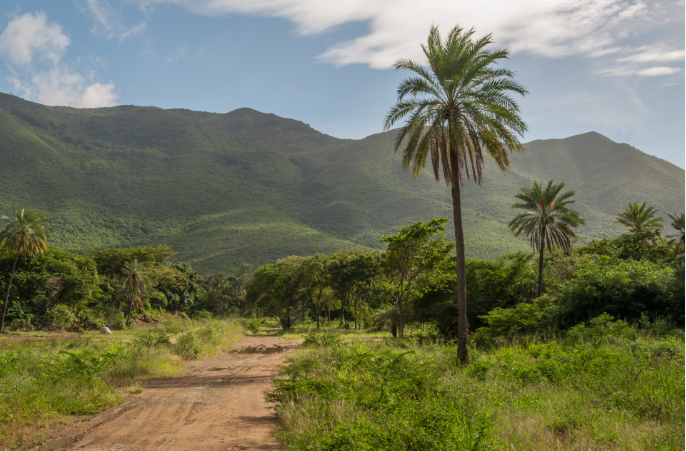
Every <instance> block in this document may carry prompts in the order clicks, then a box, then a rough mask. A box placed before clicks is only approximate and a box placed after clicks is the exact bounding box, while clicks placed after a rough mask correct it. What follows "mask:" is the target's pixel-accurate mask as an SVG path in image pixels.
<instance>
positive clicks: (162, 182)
mask: <svg viewBox="0 0 686 451" xmlns="http://www.w3.org/2000/svg"><path fill="white" fill-rule="evenodd" d="M393 134H394V132H390V133H388V134H385V133H378V134H374V135H370V136H368V137H366V138H363V139H359V140H353V139H339V138H335V137H332V136H329V135H326V134H324V133H321V132H319V131H317V130H315V129H314V128H312V127H310V126H309V125H308V124H305V123H304V122H301V121H298V120H295V119H285V118H280V117H279V116H276V115H273V114H267V113H260V112H258V111H255V110H252V109H249V108H241V109H238V110H234V111H231V112H228V113H224V114H220V113H209V112H197V111H191V110H184V109H171V110H165V109H161V108H156V107H134V106H117V107H110V108H99V109H88V110H85V109H76V108H70V107H47V106H43V105H39V104H35V103H31V102H28V101H25V100H23V99H20V98H18V97H14V96H10V95H6V94H0V193H2V195H0V211H1V212H2V214H9V213H11V212H12V210H13V209H14V208H16V205H17V204H19V203H21V204H22V205H24V206H26V207H28V208H38V209H41V210H44V211H46V213H48V215H49V216H50V217H51V218H52V220H53V221H52V222H53V243H54V244H55V245H57V246H61V247H64V248H67V249H70V250H75V251H85V250H89V249H95V248H102V247H109V246H127V245H156V244H170V245H172V246H173V247H174V248H175V250H177V251H179V255H178V258H179V259H181V260H186V261H189V262H190V263H192V264H193V265H194V267H197V268H198V269H199V270H200V271H201V272H211V271H216V270H224V271H227V270H232V269H235V268H236V267H237V266H238V265H239V264H240V263H241V262H243V261H245V262H249V263H252V264H255V265H258V264H264V263H266V262H269V261H273V260H274V259H276V258H281V257H284V256H287V255H291V254H299V255H307V254H312V253H314V252H323V253H332V252H337V251H341V250H370V249H374V248H379V246H380V244H379V241H378V239H379V237H380V236H382V235H383V234H387V233H394V232H395V231H397V229H398V228H399V227H401V226H402V225H405V224H408V223H410V222H414V221H416V220H428V219H430V218H431V217H439V216H442V217H447V218H452V211H451V204H450V193H449V190H448V189H446V187H445V184H444V183H443V182H440V183H436V182H435V181H434V180H433V174H430V173H428V172H426V173H424V174H422V175H421V177H419V179H417V180H413V179H412V177H411V175H410V174H409V173H407V172H405V171H404V170H403V169H402V167H401V166H400V162H399V156H398V155H396V154H394V152H393V150H392V148H393V145H392V143H393V139H392V138H393ZM525 148H526V150H525V151H524V152H523V153H521V154H515V155H513V156H512V162H513V164H512V167H511V169H510V170H508V171H507V172H506V173H503V174H501V173H499V171H498V170H497V168H495V166H494V165H493V164H492V163H490V162H487V164H486V168H485V172H484V184H483V185H482V186H481V187H477V186H474V185H473V184H470V183H468V184H466V185H465V187H464V189H463V193H464V201H463V204H464V208H465V210H464V224H465V230H466V236H467V252H468V255H471V256H479V257H484V258H496V257H497V256H498V255H501V254H502V253H505V252H512V251H516V250H526V249H528V242H527V241H526V240H523V239H519V238H514V237H513V236H512V234H511V233H510V232H509V231H508V229H507V226H506V224H507V222H508V221H509V219H511V217H512V216H513V214H514V213H513V211H512V210H511V209H510V205H511V204H512V202H513V200H514V198H513V196H514V194H515V193H516V192H517V191H518V190H519V188H520V187H522V186H527V185H529V184H530V183H531V180H534V179H535V180H538V181H539V182H547V181H548V180H549V179H551V178H552V179H555V180H556V181H558V182H560V181H564V182H565V183H566V184H567V189H572V190H575V191H577V196H576V198H577V201H578V203H577V207H578V209H579V211H580V212H581V213H582V215H583V216H584V217H585V218H586V219H587V222H588V223H589V225H588V226H587V227H585V228H582V229H580V236H581V241H582V242H587V241H588V240H590V239H592V238H595V237H598V236H601V235H602V234H606V235H608V236H614V235H617V234H619V233H621V230H622V228H621V226H619V225H618V224H615V223H613V222H612V219H613V217H614V215H615V214H616V213H617V212H619V211H621V210H622V209H623V208H624V206H626V203H628V202H644V201H647V202H648V203H649V204H651V205H654V206H655V207H656V208H659V209H660V210H661V213H664V212H665V210H666V211H667V212H670V213H672V212H676V211H677V210H678V211H679V212H681V211H683V205H684V171H683V170H682V169H680V168H678V167H677V166H675V165H673V164H671V163H669V162H666V161H664V160H661V159H659V158H657V157H654V156H650V155H647V154H644V153H643V152H641V151H640V150H638V149H635V148H633V147H632V146H630V145H628V144H618V143H614V142H613V141H612V140H610V139H609V138H606V137H604V136H602V135H600V134H598V133H596V132H588V133H584V134H579V135H575V136H572V137H568V138H564V139H547V140H535V141H531V142H529V143H526V144H525ZM448 235H449V237H450V235H452V233H451V226H450V225H448Z"/></svg>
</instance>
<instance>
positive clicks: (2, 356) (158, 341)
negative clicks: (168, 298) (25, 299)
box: [0, 312, 243, 449]
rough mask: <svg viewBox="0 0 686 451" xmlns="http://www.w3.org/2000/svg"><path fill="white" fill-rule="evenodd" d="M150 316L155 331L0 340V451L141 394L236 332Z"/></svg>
mask: <svg viewBox="0 0 686 451" xmlns="http://www.w3.org/2000/svg"><path fill="white" fill-rule="evenodd" d="M153 314H154V312H153ZM156 317H157V321H159V322H158V324H157V325H156V327H151V328H147V329H132V328H130V329H126V330H122V331H117V332H116V334H113V335H100V334H99V333H97V332H86V333H82V334H58V335H56V336H55V335H54V334H50V333H45V332H22V333H14V334H12V335H10V336H5V337H4V338H3V339H2V340H1V341H0V449H16V448H19V449H25V448H27V447H30V446H32V445H35V444H36V443H41V441H42V439H43V433H45V432H46V429H47V428H54V427H56V426H60V425H64V424H68V423H69V422H71V421H73V418H74V416H82V415H88V414H93V413H97V412H99V411H101V410H103V409H105V408H107V407H111V406H114V405H116V404H118V403H120V402H121V401H123V400H124V399H125V398H126V396H127V394H135V393H139V392H141V391H142V390H143V389H144V387H145V381H146V380H147V379H151V378H168V377H171V376H173V375H174V374H176V373H178V372H179V371H181V370H182V368H183V367H182V362H183V361H184V360H190V359H196V358H200V357H202V356H208V355H214V354H216V353H217V352H219V351H221V350H223V349H226V348H228V347H230V346H231V345H232V344H234V343H235V342H236V341H238V340H239V339H240V338H241V337H242V335H243V333H242V331H243V329H242V327H241V326H240V324H238V323H237V322H236V321H215V320H211V321H205V320H203V321H197V322H196V321H188V320H187V321H182V320H180V319H178V317H173V316H171V315H168V314H157V315H156Z"/></svg>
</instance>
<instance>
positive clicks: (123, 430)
mask: <svg viewBox="0 0 686 451" xmlns="http://www.w3.org/2000/svg"><path fill="white" fill-rule="evenodd" d="M298 344H299V341H298V340H286V339H283V338H278V337H264V336H262V337H260V336H251V337H245V338H243V339H242V340H241V341H240V342H239V343H238V344H236V345H235V346H234V347H233V348H232V349H233V350H234V351H237V352H234V353H228V354H223V355H220V356H217V357H215V358H211V359H204V360H199V361H194V362H190V363H188V365H187V366H186V371H185V372H184V373H183V374H182V375H181V376H177V377H174V378H171V379H165V380H151V381H148V382H147V384H146V386H145V389H144V390H143V392H142V393H141V394H139V395H133V396H132V399H131V400H129V401H127V402H126V403H125V404H124V405H122V406H119V407H117V408H114V409H110V410H108V411H105V412H103V413H101V414H100V415H97V416H96V417H94V418H92V419H90V420H89V421H86V422H84V423H81V424H79V425H76V426H72V427H70V428H67V429H66V430H64V431H62V432H61V433H60V434H59V438H58V439H57V440H53V441H51V442H50V443H47V444H46V445H43V447H42V448H39V449H43V450H48V449H49V450H59V449H73V450H82V451H152V450H165V451H166V450H172V451H173V450H179V451H180V450H184V451H185V450H202V451H204V450H278V449H280V448H281V446H280V443H279V442H278V441H277V440H276V439H274V438H273V437H272V436H271V434H272V433H273V431H274V429H275V427H276V414H275V413H274V411H273V410H271V409H269V404H268V403H267V402H266V401H265V399H264V395H265V392H267V391H268V390H270V388H271V386H272V380H273V379H274V376H275V375H276V372H277V371H278V368H279V366H280V365H282V364H283V360H284V357H285V356H286V354H287V353H288V352H290V351H291V350H292V349H293V348H295V347H297V345H298ZM256 348H257V349H258V352H255V353H242V352H240V351H243V352H246V351H247V352H250V350H251V349H252V350H254V349H256Z"/></svg>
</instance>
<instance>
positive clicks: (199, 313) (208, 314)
mask: <svg viewBox="0 0 686 451" xmlns="http://www.w3.org/2000/svg"><path fill="white" fill-rule="evenodd" d="M199 318H202V319H206V320H210V319H212V313H211V312H208V311H207V310H198V311H197V312H195V315H193V319H199Z"/></svg>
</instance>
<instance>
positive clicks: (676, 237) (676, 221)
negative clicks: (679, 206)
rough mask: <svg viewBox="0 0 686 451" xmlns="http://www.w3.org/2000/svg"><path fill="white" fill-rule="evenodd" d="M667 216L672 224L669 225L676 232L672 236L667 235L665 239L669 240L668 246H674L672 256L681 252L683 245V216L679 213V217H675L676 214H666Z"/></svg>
mask: <svg viewBox="0 0 686 451" xmlns="http://www.w3.org/2000/svg"><path fill="white" fill-rule="evenodd" d="M667 216H669V217H670V218H671V219H672V223H671V224H670V225H671V226H672V228H673V229H674V230H676V233H675V234H672V235H667V238H669V239H670V240H669V244H675V245H676V247H675V248H674V256H675V257H676V255H677V254H678V253H679V252H680V251H681V248H682V247H683V245H684V214H683V213H681V214H680V215H677V214H676V213H675V214H674V216H672V215H670V214H669V213H667Z"/></svg>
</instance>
